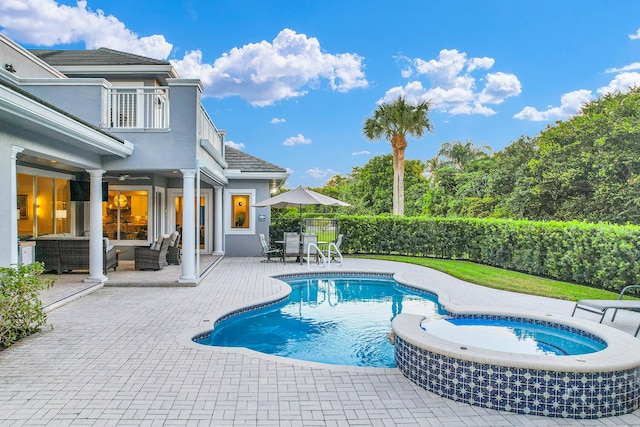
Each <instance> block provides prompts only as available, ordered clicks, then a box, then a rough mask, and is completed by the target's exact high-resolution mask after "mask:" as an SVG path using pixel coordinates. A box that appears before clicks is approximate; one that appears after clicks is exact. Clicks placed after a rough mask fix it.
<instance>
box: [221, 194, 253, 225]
mask: <svg viewBox="0 0 640 427" xmlns="http://www.w3.org/2000/svg"><path fill="white" fill-rule="evenodd" d="M225 193H226V204H227V215H226V218H227V220H226V227H225V228H226V232H227V233H229V234H253V233H254V232H255V218H254V216H255V215H254V209H255V208H253V207H252V204H253V202H254V200H255V197H256V192H255V190H235V189H234V190H227V191H226V192H225Z"/></svg>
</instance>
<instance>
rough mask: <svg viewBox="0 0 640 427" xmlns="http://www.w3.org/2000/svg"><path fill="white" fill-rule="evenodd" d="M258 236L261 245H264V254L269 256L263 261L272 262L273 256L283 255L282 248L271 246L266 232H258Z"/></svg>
mask: <svg viewBox="0 0 640 427" xmlns="http://www.w3.org/2000/svg"><path fill="white" fill-rule="evenodd" d="M258 237H259V238H260V245H261V246H262V255H263V256H266V257H267V259H264V260H262V261H261V262H271V261H272V259H271V257H272V256H275V257H278V258H280V257H281V256H282V249H280V248H276V247H273V246H269V245H268V244H267V239H266V238H265V237H264V234H262V233H260V234H258Z"/></svg>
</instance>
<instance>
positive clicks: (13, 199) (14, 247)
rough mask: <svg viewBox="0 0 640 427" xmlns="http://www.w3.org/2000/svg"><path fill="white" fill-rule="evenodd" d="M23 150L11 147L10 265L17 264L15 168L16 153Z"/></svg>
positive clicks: (16, 185)
mask: <svg viewBox="0 0 640 427" xmlns="http://www.w3.org/2000/svg"><path fill="white" fill-rule="evenodd" d="M23 150H24V148H21V147H16V146H15V145H13V146H11V173H10V175H11V176H10V178H9V179H10V182H9V192H10V193H9V194H10V197H11V198H10V199H9V200H11V203H9V206H10V212H9V225H10V230H11V231H10V233H11V237H10V239H9V241H10V242H11V252H10V256H9V263H10V264H18V212H17V211H18V180H17V177H16V176H17V173H18V172H17V170H18V169H17V167H16V160H17V159H18V153H21V152H22V151H23Z"/></svg>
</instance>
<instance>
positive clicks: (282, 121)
mask: <svg viewBox="0 0 640 427" xmlns="http://www.w3.org/2000/svg"><path fill="white" fill-rule="evenodd" d="M284 122H286V120H285V119H279V118H277V117H274V118H273V119H271V124H273V125H275V124H278V123H284Z"/></svg>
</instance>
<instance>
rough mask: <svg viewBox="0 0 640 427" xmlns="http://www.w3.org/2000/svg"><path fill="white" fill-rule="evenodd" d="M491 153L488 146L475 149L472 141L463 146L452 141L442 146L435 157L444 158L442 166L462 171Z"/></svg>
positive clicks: (458, 142)
mask: <svg viewBox="0 0 640 427" xmlns="http://www.w3.org/2000/svg"><path fill="white" fill-rule="evenodd" d="M491 153H492V150H491V147H489V146H488V145H482V146H480V147H476V145H475V144H474V143H473V142H472V141H467V142H465V143H464V144H463V143H462V142H460V141H453V142H445V143H444V144H442V145H441V146H440V150H439V151H438V154H437V155H436V157H442V158H444V162H442V164H443V165H448V166H453V167H454V168H456V169H462V168H464V167H465V166H466V165H468V164H469V163H471V162H473V161H474V160H478V159H481V158H484V157H487V156H489V155H490V154H491Z"/></svg>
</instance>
